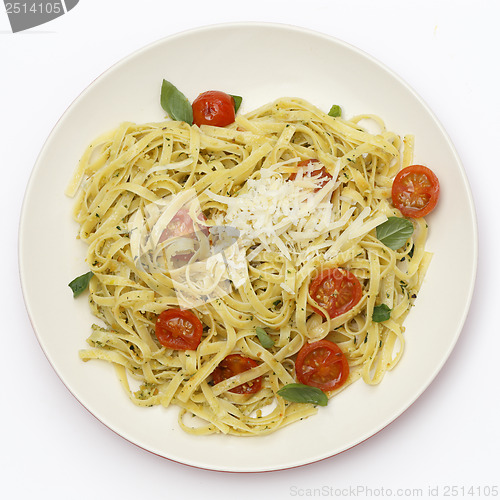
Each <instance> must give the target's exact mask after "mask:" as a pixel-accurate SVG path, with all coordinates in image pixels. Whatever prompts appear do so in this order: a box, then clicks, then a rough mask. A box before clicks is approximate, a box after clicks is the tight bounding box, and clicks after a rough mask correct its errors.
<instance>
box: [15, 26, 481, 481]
mask: <svg viewBox="0 0 500 500" xmlns="http://www.w3.org/2000/svg"><path fill="white" fill-rule="evenodd" d="M238 27H244V28H266V29H272V30H285V31H291V32H296V33H297V32H298V33H302V34H305V35H308V36H313V37H316V38H321V39H322V40H323V41H324V42H326V43H333V44H337V45H339V46H341V47H343V49H345V50H348V51H351V52H355V53H357V54H358V55H360V56H361V57H363V58H364V59H366V60H368V61H370V62H372V63H374V64H375V65H376V66H378V67H379V68H381V69H382V70H383V71H384V72H386V73H387V74H389V75H390V76H391V78H393V79H395V80H396V81H397V82H398V83H399V84H400V85H402V86H403V87H404V88H405V89H406V90H407V91H409V92H410V93H411V94H412V95H413V97H414V98H415V99H416V100H417V101H418V103H419V104H420V106H422V107H423V108H424V109H425V111H426V112H427V113H428V114H429V116H430V117H431V118H432V119H433V121H434V122H435V124H436V125H437V127H438V128H439V131H440V133H441V134H442V137H443V138H444V139H445V140H446V142H447V143H448V146H449V148H450V151H451V152H452V153H453V156H454V159H455V162H456V165H457V166H458V167H459V170H460V174H461V177H462V184H463V187H464V188H465V192H466V194H467V202H468V207H469V209H470V215H471V221H472V225H471V230H472V233H473V241H472V242H471V248H472V257H473V262H472V267H471V276H470V278H471V279H470V282H469V286H468V290H467V294H466V295H465V294H464V296H465V297H466V298H465V307H464V309H463V311H462V313H461V317H460V320H459V321H458V322H457V325H459V326H458V327H457V329H456V332H455V334H454V336H453V340H452V342H450V343H449V345H448V348H447V350H446V353H445V355H444V356H442V357H441V361H440V363H439V364H437V365H436V366H435V367H434V370H433V371H432V373H431V374H429V376H428V382H427V383H426V384H425V385H424V386H422V387H421V388H420V390H419V391H416V392H415V393H414V394H413V395H412V396H413V397H412V398H411V400H410V402H409V403H408V404H407V405H406V406H405V407H404V408H403V409H399V411H398V412H397V414H396V415H395V416H393V417H392V418H391V419H390V420H389V421H387V422H385V423H384V424H383V425H382V426H378V428H377V430H376V431H375V432H372V433H370V434H369V435H368V436H362V437H361V438H360V439H359V440H358V441H357V442H356V443H355V444H353V445H352V446H349V447H346V448H344V449H342V450H340V451H334V452H333V453H331V454H325V455H324V456H321V457H318V458H317V459H315V460H307V461H304V462H302V463H298V464H295V465H288V466H282V467H281V466H278V467H276V468H265V469H264V468H263V469H258V470H253V469H252V470H251V469H244V468H240V469H238V468H235V469H231V468H227V469H222V468H210V466H203V465H201V464H196V463H194V462H196V461H194V462H193V463H188V462H185V461H180V460H176V459H175V458H172V457H168V456H165V455H162V454H160V453H157V452H155V451H153V450H150V449H148V448H146V447H144V446H142V445H141V444H140V443H138V442H134V441H133V440H131V439H129V438H128V437H127V436H125V435H124V434H121V433H120V432H118V431H117V430H116V429H114V428H113V427H112V426H110V425H108V423H106V422H105V421H103V419H101V418H100V417H98V416H97V415H95V414H94V413H93V412H92V411H91V410H90V409H89V408H88V407H87V406H86V405H85V404H84V403H83V402H82V401H80V399H79V397H78V396H77V395H76V394H75V392H74V391H73V390H72V389H71V387H70V385H69V384H68V383H67V381H66V380H65V377H64V376H63V375H62V374H61V373H60V371H59V369H58V368H57V367H56V364H55V363H54V361H53V360H52V357H51V356H50V355H49V352H48V350H47V347H46V345H45V343H44V341H43V339H42V337H41V336H40V334H39V331H38V329H37V328H35V318H34V317H33V315H32V306H30V303H29V298H28V292H27V282H26V275H25V269H24V264H25V263H24V258H25V257H24V256H25V255H26V253H27V252H26V248H25V241H24V232H25V231H23V227H24V226H25V225H26V219H27V217H28V213H27V205H28V202H29V195H30V192H31V191H32V190H33V189H34V182H33V180H34V178H35V176H36V175H37V173H38V171H39V170H40V168H42V165H43V162H42V161H41V160H42V159H43V156H44V155H45V153H46V152H47V151H48V150H49V149H50V142H51V140H52V139H53V137H54V136H56V135H57V132H58V130H59V128H60V126H61V123H62V122H63V120H64V118H65V117H67V116H68V115H69V114H70V112H71V110H72V109H73V107H74V106H75V105H76V104H77V103H79V102H80V101H81V100H83V99H84V98H85V96H86V94H87V93H88V92H89V91H90V90H91V89H92V88H93V87H94V85H95V84H96V82H99V81H100V80H102V79H103V78H104V77H105V76H106V75H108V74H109V73H111V72H112V71H114V70H115V69H117V68H119V67H120V66H122V65H125V64H127V63H128V62H129V60H131V59H134V58H136V57H139V56H140V55H141V54H142V53H147V52H148V51H150V50H152V49H154V48H155V47H156V46H160V45H163V44H166V43H168V42H169V41H171V40H175V39H177V38H182V37H184V36H200V35H203V33H205V32H210V31H214V30H216V31H218V30H224V29H234V28H238ZM17 244H18V252H17V255H18V271H19V277H20V284H21V290H22V295H23V301H24V304H25V308H26V311H27V314H28V318H29V321H30V323H31V326H32V329H33V331H34V333H35V336H36V338H37V341H38V343H39V345H40V347H41V349H42V352H43V353H44V355H45V357H46V358H47V360H48V362H49V363H50V365H51V366H52V368H53V369H54V371H55V373H56V374H57V376H58V378H59V379H60V380H61V382H62V383H63V385H64V386H65V387H66V388H67V389H68V391H69V392H70V393H71V394H72V396H73V397H75V399H76V400H77V401H78V402H79V403H80V404H81V406H83V407H84V408H85V409H86V410H87V411H88V412H89V413H90V414H91V415H92V416H94V417H95V418H96V419H97V420H98V421H99V422H101V423H102V424H104V425H105V426H106V427H107V428H108V429H110V430H112V431H113V432H114V433H115V434H117V435H118V436H119V437H121V438H123V439H125V440H126V441H128V442H130V443H131V444H133V445H135V446H137V447H139V448H141V449H143V450H145V451H147V452H149V453H152V454H153V455H157V456H159V457H162V458H165V459H167V460H170V461H172V462H175V463H179V464H182V465H187V466H190V467H194V468H198V469H203V470H210V471H217V472H229V473H238V472H249V473H260V472H273V471H280V470H287V469H292V468H297V467H301V466H305V465H310V464H313V463H317V462H320V461H323V460H326V459H328V458H332V457H334V456H337V455H339V454H341V453H343V452H344V451H348V450H350V449H352V448H353V447H356V446H357V445H359V444H361V443H363V442H365V441H366V440H367V439H369V438H370V437H372V436H374V435H376V434H378V433H379V432H380V431H381V430H383V429H385V428H386V427H387V426H389V425H390V424H391V423H393V422H394V421H395V420H396V419H397V418H399V417H400V416H401V415H402V414H403V413H404V412H406V410H408V409H409V408H410V407H411V406H412V405H413V404H414V403H415V402H416V400H417V399H418V398H419V397H420V396H421V395H422V394H423V393H424V392H425V391H426V390H427V389H428V388H429V386H430V385H431V384H432V383H433V382H434V381H435V379H436V377H437V375H438V374H439V372H440V371H441V370H442V368H443V366H444V365H445V364H446V362H447V361H448V360H449V358H450V355H451V353H452V352H453V350H454V348H455V346H456V343H457V342H458V339H459V337H460V335H461V333H462V331H463V328H464V324H465V321H466V319H467V316H468V314H469V311H470V306H471V302H472V297H473V295H474V289H475V285H476V278H477V268H478V227H477V211H476V207H475V203H474V198H473V194H472V190H471V186H470V183H469V180H468V178H467V174H466V171H465V168H464V165H463V163H462V161H461V159H460V157H459V155H458V152H457V149H456V148H455V146H454V144H453V142H452V140H451V138H450V136H449V134H448V132H447V131H446V130H445V128H444V127H443V125H442V123H441V121H440V120H439V119H438V117H437V116H436V114H435V113H434V112H433V110H432V109H431V108H430V107H429V106H428V105H427V103H426V102H425V100H424V99H423V98H422V97H421V96H420V95H419V94H418V93H417V92H416V91H415V90H414V89H413V87H412V86H411V85H410V84H409V83H408V82H406V80H404V79H403V78H402V77H401V76H399V75H398V74H397V73H396V72H395V71H393V70H392V69H391V68H390V67H388V66H387V65H385V63H383V62H381V61H380V60H379V59H378V58H376V57H374V56H372V55H371V54H369V53H368V52H366V51H364V50H362V49H360V48H358V47H356V46H354V45H352V44H350V43H348V42H345V41H344V40H341V39H339V38H337V37H334V36H332V35H329V34H326V33H323V32H320V31H316V30H312V29H309V28H304V27H302V26H296V25H292V24H287V23H276V22H260V21H251V22H242V21H239V22H224V23H216V24H209V25H204V26H199V27H196V28H190V29H185V30H182V31H180V32H176V33H172V34H170V35H167V36H165V37H162V38H160V39H158V40H155V41H152V42H149V43H147V44H146V45H144V46H142V47H140V48H138V49H136V50H134V51H132V52H131V53H129V54H127V55H126V56H124V57H122V58H120V59H119V60H118V61H116V62H115V63H114V64H112V65H111V66H109V67H108V68H107V69H106V70H104V71H103V72H102V73H100V74H99V75H98V76H97V77H96V78H94V79H93V80H92V81H91V82H90V83H89V84H88V85H86V86H85V87H84V88H83V90H82V91H81V92H80V93H79V94H78V95H77V96H76V97H75V98H74V99H73V100H72V101H71V103H70V104H69V105H68V106H67V108H66V109H65V111H64V112H63V113H62V114H61V115H60V117H59V118H58V120H57V121H56V123H55V124H54V126H53V127H52V129H51V131H50V132H49V134H48V135H47V137H46V139H45V141H44V143H43V145H42V147H41V149H40V152H39V153H38V155H37V158H36V161H35V163H34V165H33V167H32V169H31V173H30V175H29V178H28V181H27V184H26V189H25V193H24V197H23V201H22V206H21V211H20V217H19V224H18V239H17Z"/></svg>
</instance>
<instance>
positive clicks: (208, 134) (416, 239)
mask: <svg viewBox="0 0 500 500" xmlns="http://www.w3.org/2000/svg"><path fill="white" fill-rule="evenodd" d="M222 94H223V96H222V97H221V95H222ZM215 97H217V98H220V106H219V104H217V106H215V105H214V108H211V106H212V105H213V103H214V102H215V101H217V99H215V100H212V101H211V99H214V93H211V92H208V93H204V94H201V96H200V97H199V98H198V99H196V100H195V101H194V102H193V104H192V105H191V104H190V103H189V101H188V100H187V99H186V97H185V96H184V95H183V94H182V93H181V92H179V90H178V89H176V88H175V87H174V86H173V85H172V84H170V83H169V82H166V81H164V82H163V86H162V106H163V107H164V109H165V110H166V111H167V113H168V114H169V117H170V119H166V120H165V121H162V122H160V123H145V124H135V123H128V122H127V123H122V124H120V125H119V126H118V127H117V128H116V129H115V130H112V131H110V132H108V133H105V134H104V135H102V136H101V137H99V138H97V139H96V140H95V141H93V142H92V144H90V145H89V147H88V148H87V150H86V151H85V152H84V154H83V156H82V158H81V161H80V163H79V165H78V168H77V170H76V173H75V176H74V178H73V180H72V182H71V184H70V186H69V188H68V194H69V195H70V196H74V197H75V198H76V203H75V208H74V218H75V220H76V221H77V222H78V224H79V232H78V237H79V238H80V239H81V240H82V241H83V242H85V243H86V244H87V255H86V263H87V265H88V267H89V268H90V271H89V273H86V275H84V278H83V279H82V280H80V281H79V284H78V287H77V288H78V293H81V288H82V287H86V286H87V284H88V287H89V304H90V307H91V310H92V312H93V314H94V315H95V316H96V317H97V318H98V319H99V321H100V324H99V325H97V324H96V325H93V326H92V333H91V335H90V337H89V338H88V339H87V342H88V344H89V346H90V347H89V348H87V349H83V350H82V351H81V352H80V357H81V359H83V360H84V361H88V360H91V359H99V360H103V361H106V362H109V363H111V364H112V365H113V366H114V368H115V370H116V373H117V376H118V378H119V380H120V382H121V384H122V386H123V388H124V390H125V392H126V393H127V395H128V397H130V399H131V400H132V401H133V402H134V403H135V404H136V405H139V406H155V405H163V406H165V407H169V406H174V405H175V406H177V407H179V408H180V411H179V418H178V421H179V425H180V426H181V428H182V429H184V430H185V431H187V432H190V433H193V434H212V433H225V434H235V435H239V436H254V435H261V434H268V433H271V432H273V431H275V430H277V429H280V428H282V427H283V426H286V425H289V424H291V423H293V422H297V421H299V420H301V419H304V418H306V417H309V416H311V415H313V414H314V413H315V412H317V411H318V408H317V407H318V406H325V405H326V404H327V402H328V399H329V398H332V397H333V396H335V395H336V394H337V393H338V392H339V391H342V390H343V389H345V388H346V387H348V386H349V385H350V384H352V383H353V382H354V381H356V380H357V379H359V378H361V379H363V380H364V382H366V383H367V384H371V385H375V384H378V383H380V382H381V381H382V379H383V377H384V375H385V374H386V373H387V371H389V370H391V369H392V368H394V366H396V364H397V363H398V361H399V360H400V358H401V356H402V353H403V350H404V343H405V341H404V326H403V322H404V319H405V317H406V316H407V314H408V312H409V311H410V309H411V307H412V306H413V304H414V301H415V298H416V296H417V293H418V291H419V289H420V287H421V284H422V281H423V278H424V275H425V272H426V270H427V268H428V265H429V263H430V259H431V255H430V254H429V253H428V252H427V251H426V250H425V241H426V236H427V230H428V228H427V223H426V221H425V220H424V219H423V218H422V217H421V216H422V214H427V213H429V211H430V210H431V209H432V208H434V207H435V205H436V201H437V198H438V196H439V187H438V183H437V178H435V175H434V174H432V172H431V171H430V170H429V169H427V168H426V167H421V166H411V165H412V156H413V138H412V137H411V136H407V137H405V138H404V139H402V138H401V137H400V136H399V135H397V134H396V133H394V132H391V131H389V130H387V129H386V128H385V125H384V123H383V122H382V120H381V119H380V118H378V117H376V116H373V115H361V116H356V117H353V118H351V119H349V120H347V119H344V118H342V116H341V110H340V108H339V107H338V106H333V107H332V110H331V111H330V114H328V113H325V112H324V111H322V110H320V109H318V108H317V107H315V106H313V105H312V104H310V103H309V102H307V101H305V100H303V99H298V98H280V99H277V100H276V101H274V102H271V103H269V104H267V105H265V106H262V107H261V108H259V109H257V110H255V111H251V112H249V113H247V114H241V113H240V112H238V109H237V108H238V107H239V104H240V103H241V98H238V97H237V96H232V95H230V94H226V93H215ZM207 99H208V101H210V102H211V104H209V105H207V104H206V102H208V101H207ZM217 102H219V101H217ZM198 106H199V108H198ZM218 106H219V107H218ZM188 108H189V109H188ZM211 109H212V111H213V109H215V110H216V111H215V117H210V119H208V116H209V115H210V113H211V112H212V111H210V110H211ZM217 109H219V111H217ZM207 110H208V111H207ZM220 110H222V111H220ZM199 116H201V117H202V118H199ZM219 119H220V121H219ZM366 122H370V123H371V126H372V127H373V125H375V126H376V128H377V131H375V132H373V131H372V132H368V131H367V128H366ZM431 174H432V175H431ZM436 186H437V187H436ZM80 282H81V283H80Z"/></svg>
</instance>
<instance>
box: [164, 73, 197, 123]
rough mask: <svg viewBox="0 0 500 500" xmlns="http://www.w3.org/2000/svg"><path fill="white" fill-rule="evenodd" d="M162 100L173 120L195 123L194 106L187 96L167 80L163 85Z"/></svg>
mask: <svg viewBox="0 0 500 500" xmlns="http://www.w3.org/2000/svg"><path fill="white" fill-rule="evenodd" d="M160 102H161V107H162V108H163V109H164V110H165V111H166V112H167V113H168V116H170V118H172V120H176V121H179V122H186V123H189V125H192V124H193V108H192V107H191V104H190V103H189V101H188V99H187V97H186V96H185V95H184V94H183V93H182V92H181V91H180V90H178V89H177V87H175V86H174V85H172V84H171V83H170V82H167V80H163V83H162V85H161V95H160Z"/></svg>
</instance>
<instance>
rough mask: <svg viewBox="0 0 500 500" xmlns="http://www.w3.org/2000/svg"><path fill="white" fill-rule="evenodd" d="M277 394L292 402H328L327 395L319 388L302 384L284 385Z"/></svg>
mask: <svg viewBox="0 0 500 500" xmlns="http://www.w3.org/2000/svg"><path fill="white" fill-rule="evenodd" d="M277 394H279V395H280V396H281V397H282V398H283V399H286V400H287V401H291V402H292V403H312V404H315V405H319V406H326V405H327V404H328V397H327V395H326V394H325V393H324V392H323V391H322V390H321V389H318V388H317V387H311V386H309V385H304V384H288V385H285V386H284V387H282V388H281V389H280V390H279V391H278V392H277Z"/></svg>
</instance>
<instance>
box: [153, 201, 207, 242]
mask: <svg viewBox="0 0 500 500" xmlns="http://www.w3.org/2000/svg"><path fill="white" fill-rule="evenodd" d="M198 219H199V220H200V221H206V220H207V218H206V217H205V215H204V214H203V213H201V214H200V215H199V216H198ZM200 230H201V231H202V232H203V233H204V234H205V235H207V236H208V227H206V226H202V225H200ZM181 236H187V237H188V238H194V237H195V230H194V223H193V219H192V218H191V215H189V210H188V209H187V208H181V209H180V210H179V211H178V212H177V213H176V214H175V215H174V216H173V217H172V219H171V221H170V222H169V223H168V224H167V227H166V228H165V229H164V230H163V233H161V236H160V243H161V242H162V241H166V240H169V239H170V238H179V237H181Z"/></svg>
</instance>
